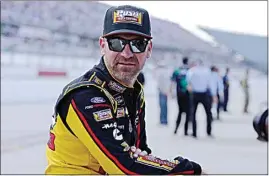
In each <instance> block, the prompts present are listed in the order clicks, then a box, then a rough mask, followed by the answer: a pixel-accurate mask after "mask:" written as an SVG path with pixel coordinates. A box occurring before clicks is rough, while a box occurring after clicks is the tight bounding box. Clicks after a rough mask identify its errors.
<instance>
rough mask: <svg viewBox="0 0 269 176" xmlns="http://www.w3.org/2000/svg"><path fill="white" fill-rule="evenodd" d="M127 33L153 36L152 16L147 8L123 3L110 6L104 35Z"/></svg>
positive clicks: (106, 16) (147, 36) (105, 20)
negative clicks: (150, 16)
mask: <svg viewBox="0 0 269 176" xmlns="http://www.w3.org/2000/svg"><path fill="white" fill-rule="evenodd" d="M126 33H128V34H137V35H141V36H143V37H146V38H150V39H151V38H152V36H151V26H150V18H149V13H148V11H147V10H145V9H142V8H138V7H134V6H130V5H123V6H118V7H110V8H109V9H108V10H107V11H106V14H105V19H104V29H103V37H107V36H110V35H115V34H126Z"/></svg>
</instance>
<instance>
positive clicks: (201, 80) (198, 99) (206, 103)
mask: <svg viewBox="0 0 269 176" xmlns="http://www.w3.org/2000/svg"><path fill="white" fill-rule="evenodd" d="M187 82H188V90H189V91H190V92H192V101H191V103H192V130H193V134H192V136H193V137H195V138H197V124H196V111H197V107H198V104H199V103H202V105H203V107H204V109H205V112H206V116H207V128H206V132H207V135H208V136H212V134H211V131H212V126H211V123H212V113H211V101H210V98H211V97H210V95H209V93H208V92H209V91H210V89H211V72H210V69H209V68H208V67H205V66H204V64H203V62H202V61H201V60H199V61H198V63H197V65H196V66H195V67H192V68H191V69H189V71H188V72H187ZM214 101H216V97H214Z"/></svg>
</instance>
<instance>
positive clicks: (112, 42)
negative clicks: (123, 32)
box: [107, 38, 125, 52]
mask: <svg viewBox="0 0 269 176" xmlns="http://www.w3.org/2000/svg"><path fill="white" fill-rule="evenodd" d="M107 41H108V46H109V49H110V50H112V51H116V52H121V51H122V50H123V48H124V45H125V44H124V43H123V41H122V40H120V39H117V38H113V39H108V40H107Z"/></svg>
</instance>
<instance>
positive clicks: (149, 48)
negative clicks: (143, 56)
mask: <svg viewBox="0 0 269 176" xmlns="http://www.w3.org/2000/svg"><path fill="white" fill-rule="evenodd" d="M151 53H152V42H151V41H150V42H149V44H148V49H147V58H150V57H151Z"/></svg>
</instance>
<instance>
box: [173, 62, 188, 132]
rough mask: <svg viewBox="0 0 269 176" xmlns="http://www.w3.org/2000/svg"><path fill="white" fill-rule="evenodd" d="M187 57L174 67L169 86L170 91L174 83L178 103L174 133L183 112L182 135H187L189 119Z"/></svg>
mask: <svg viewBox="0 0 269 176" xmlns="http://www.w3.org/2000/svg"><path fill="white" fill-rule="evenodd" d="M188 62H189V59H188V58H187V57H184V58H183V59H182V64H183V65H182V66H181V67H179V68H177V69H175V70H174V72H173V74H172V77H171V81H172V83H171V86H170V92H172V88H173V84H174V83H175V84H176V90H177V91H176V92H177V103H178V116H177V121H176V127H175V130H174V134H176V133H177V130H178V127H179V125H180V122H181V115H182V113H185V117H186V119H185V124H184V135H185V136H187V135H188V125H189V119H190V96H189V92H188V90H187V86H188V84H187V79H186V74H187V71H188V69H189V65H188Z"/></svg>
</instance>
